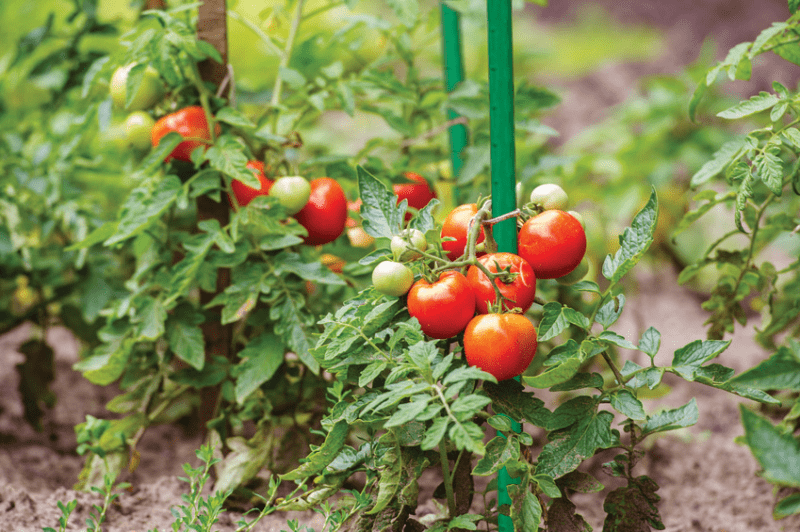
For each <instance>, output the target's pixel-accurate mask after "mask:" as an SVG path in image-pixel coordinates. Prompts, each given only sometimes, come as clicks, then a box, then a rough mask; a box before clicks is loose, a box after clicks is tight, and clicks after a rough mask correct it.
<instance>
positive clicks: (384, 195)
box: [356, 166, 406, 238]
mask: <svg viewBox="0 0 800 532" xmlns="http://www.w3.org/2000/svg"><path fill="white" fill-rule="evenodd" d="M356 170H357V173H358V193H359V196H360V197H361V201H362V202H363V204H362V205H361V218H362V220H363V224H364V230H365V231H366V232H367V233H368V234H369V235H371V236H374V237H375V238H380V237H385V238H392V236H394V235H397V234H399V233H400V231H401V229H402V226H403V218H404V216H405V211H406V207H405V206H404V205H397V196H395V195H394V193H393V192H392V191H391V189H389V187H387V186H386V185H384V184H383V183H381V182H380V181H378V180H377V179H376V178H375V177H374V176H373V175H372V174H370V173H369V172H367V171H366V170H364V168H363V167H361V166H359V167H358V168H357V169H356Z"/></svg>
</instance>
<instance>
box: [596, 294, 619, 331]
mask: <svg viewBox="0 0 800 532" xmlns="http://www.w3.org/2000/svg"><path fill="white" fill-rule="evenodd" d="M624 308H625V294H620V295H618V296H615V297H612V298H611V299H609V300H608V301H606V302H605V303H603V306H602V307H600V310H598V311H597V315H596V316H595V318H594V321H596V322H597V323H599V324H600V325H602V326H603V329H608V328H609V327H611V326H612V325H614V324H615V323H616V322H617V320H618V319H619V317H620V316H621V315H622V310H623V309H624Z"/></svg>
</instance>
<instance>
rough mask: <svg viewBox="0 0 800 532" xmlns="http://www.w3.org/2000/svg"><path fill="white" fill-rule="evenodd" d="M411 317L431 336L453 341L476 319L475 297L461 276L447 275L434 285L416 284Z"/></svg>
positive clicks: (410, 295)
mask: <svg viewBox="0 0 800 532" xmlns="http://www.w3.org/2000/svg"><path fill="white" fill-rule="evenodd" d="M408 313H409V314H411V315H412V316H413V317H415V318H417V321H419V324H420V326H421V327H422V332H424V333H425V334H427V335H428V336H430V337H432V338H437V339H439V340H441V339H444V338H452V337H453V336H455V335H457V334H458V333H460V332H461V331H463V330H464V327H466V326H467V323H469V320H471V319H472V317H473V316H474V315H475V294H474V293H473V292H472V289H471V288H470V287H469V283H468V282H467V278H466V277H464V276H463V275H462V274H461V273H460V272H457V271H455V270H451V271H446V272H444V273H442V274H441V275H440V276H439V279H438V280H437V281H435V282H433V283H429V282H428V281H426V280H425V279H420V280H419V281H417V282H416V283H414V285H413V286H412V287H411V290H410V291H409V292H408Z"/></svg>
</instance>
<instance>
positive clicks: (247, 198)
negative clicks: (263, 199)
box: [231, 161, 273, 207]
mask: <svg viewBox="0 0 800 532" xmlns="http://www.w3.org/2000/svg"><path fill="white" fill-rule="evenodd" d="M246 167H247V168H249V169H250V170H252V171H253V174H255V176H256V177H257V178H258V182H259V187H258V188H253V187H249V186H247V185H245V184H244V183H242V182H241V181H239V180H237V179H234V180H233V181H231V188H232V189H233V195H234V196H235V197H236V201H237V203H239V205H241V206H242V207H244V206H245V205H247V204H248V203H250V202H251V201H253V198H255V197H256V196H266V195H267V194H269V189H270V188H271V187H272V183H273V181H272V180H271V179H269V178H267V176H266V174H264V163H262V162H261V161H247V165H246Z"/></svg>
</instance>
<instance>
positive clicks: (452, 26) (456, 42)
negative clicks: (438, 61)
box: [442, 3, 467, 177]
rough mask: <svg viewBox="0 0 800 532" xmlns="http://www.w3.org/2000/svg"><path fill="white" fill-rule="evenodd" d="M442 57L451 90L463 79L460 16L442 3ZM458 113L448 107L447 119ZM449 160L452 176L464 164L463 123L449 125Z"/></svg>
mask: <svg viewBox="0 0 800 532" xmlns="http://www.w3.org/2000/svg"><path fill="white" fill-rule="evenodd" d="M442 59H443V62H444V80H445V88H446V89H447V92H452V91H453V90H454V89H455V88H456V85H458V84H459V83H461V81H462V80H463V79H464V61H463V59H462V54H461V17H460V15H459V14H458V12H457V11H454V10H453V9H451V8H450V7H448V6H446V5H445V4H444V3H442ZM459 117H460V115H459V114H458V113H456V112H455V111H453V110H452V109H450V110H449V111H448V113H447V118H448V120H455V119H456V118H459ZM449 133H450V162H451V165H452V167H453V176H455V177H458V176H459V175H460V174H461V167H462V166H463V165H464V159H463V155H462V150H463V149H464V146H466V145H467V128H466V126H465V125H464V124H455V125H453V126H450V128H449Z"/></svg>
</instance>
